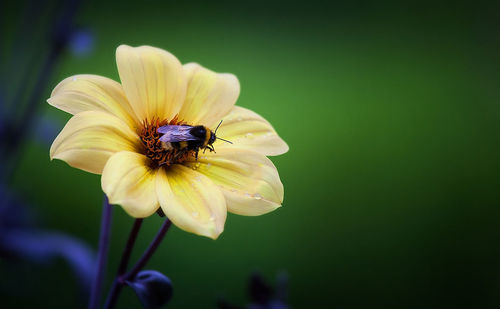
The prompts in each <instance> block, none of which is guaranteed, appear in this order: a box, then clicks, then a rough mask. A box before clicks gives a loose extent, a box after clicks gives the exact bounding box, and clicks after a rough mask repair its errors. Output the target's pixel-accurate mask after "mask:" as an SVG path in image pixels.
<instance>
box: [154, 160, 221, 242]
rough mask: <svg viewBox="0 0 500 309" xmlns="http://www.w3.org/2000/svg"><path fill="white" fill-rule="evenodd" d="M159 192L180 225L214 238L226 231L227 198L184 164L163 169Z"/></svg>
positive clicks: (158, 180) (170, 215)
mask: <svg viewBox="0 0 500 309" xmlns="http://www.w3.org/2000/svg"><path fill="white" fill-rule="evenodd" d="M156 193H157V194H158V200H159V201H160V205H161V208H162V210H163V212H164V213H165V215H166V216H167V217H168V218H169V219H170V220H172V222H173V223H174V224H175V225H177V226H178V227H179V228H181V229H183V230H185V231H187V232H191V233H195V234H198V235H202V236H207V237H210V238H213V239H216V238H217V237H218V236H219V234H220V233H222V231H223V230H224V223H225V221H226V215H227V210H226V201H225V200H224V195H222V193H221V191H220V190H219V188H217V186H216V185H215V184H214V183H213V182H212V181H211V180H210V179H209V178H208V177H206V176H204V175H202V174H200V173H197V172H195V171H193V170H192V169H190V168H187V167H185V166H182V165H174V166H171V167H169V168H160V169H159V170H158V173H157V176H156Z"/></svg>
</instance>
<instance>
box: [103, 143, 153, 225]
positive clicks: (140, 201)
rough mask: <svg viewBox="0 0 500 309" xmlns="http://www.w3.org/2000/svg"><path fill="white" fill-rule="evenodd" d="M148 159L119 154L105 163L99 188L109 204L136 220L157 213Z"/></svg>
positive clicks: (125, 152) (123, 153) (128, 153)
mask: <svg viewBox="0 0 500 309" xmlns="http://www.w3.org/2000/svg"><path fill="white" fill-rule="evenodd" d="M149 163H150V162H149V159H148V158H147V157H146V156H143V155H141V154H139V153H135V152H129V151H122V152H118V153H116V154H114V155H113V156H112V157H111V158H110V159H109V160H108V163H106V166H105V167H104V170H103V172H102V177H101V186H102V190H103V191H104V193H106V195H107V196H108V198H109V202H110V203H111V204H118V205H121V206H122V207H123V209H125V211H126V212H127V213H128V214H129V215H131V216H132V217H135V218H144V217H148V216H150V215H152V214H153V213H154V212H155V211H156V210H158V207H159V204H158V199H157V198H156V189H155V171H154V170H153V169H151V168H150V167H149Z"/></svg>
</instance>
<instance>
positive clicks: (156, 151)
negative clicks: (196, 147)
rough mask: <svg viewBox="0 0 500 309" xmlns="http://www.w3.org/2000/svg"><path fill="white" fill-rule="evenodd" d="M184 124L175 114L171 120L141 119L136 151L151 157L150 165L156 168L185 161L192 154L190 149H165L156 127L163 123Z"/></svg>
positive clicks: (163, 124)
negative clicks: (139, 142)
mask: <svg viewBox="0 0 500 309" xmlns="http://www.w3.org/2000/svg"><path fill="white" fill-rule="evenodd" d="M180 124H184V123H183V122H182V121H180V120H179V119H178V117H177V116H175V117H174V118H173V119H172V120H170V121H168V120H160V119H158V118H153V119H152V120H147V121H143V123H142V126H141V128H140V130H139V137H140V138H141V145H140V147H139V148H140V149H138V151H139V152H140V153H142V154H144V155H145V156H147V157H148V158H150V159H151V167H153V168H157V167H159V166H162V165H166V166H170V165H172V164H178V163H182V162H184V161H186V160H187V159H188V158H189V157H192V156H194V155H195V154H194V152H193V151H192V150H189V151H183V150H179V149H175V148H172V149H165V148H164V146H163V145H162V142H161V141H160V136H161V134H160V133H158V132H157V130H158V128H159V127H161V126H165V125H180Z"/></svg>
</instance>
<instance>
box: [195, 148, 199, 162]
mask: <svg viewBox="0 0 500 309" xmlns="http://www.w3.org/2000/svg"><path fill="white" fill-rule="evenodd" d="M198 151H200V150H199V149H196V152H195V153H194V157H195V159H196V161H198Z"/></svg>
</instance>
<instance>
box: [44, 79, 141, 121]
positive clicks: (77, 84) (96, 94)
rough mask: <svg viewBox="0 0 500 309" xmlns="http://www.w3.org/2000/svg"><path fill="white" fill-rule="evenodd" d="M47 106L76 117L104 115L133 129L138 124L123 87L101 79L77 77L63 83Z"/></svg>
mask: <svg viewBox="0 0 500 309" xmlns="http://www.w3.org/2000/svg"><path fill="white" fill-rule="evenodd" d="M47 102H49V104H50V105H52V106H54V107H57V108H59V109H61V110H63V111H65V112H68V113H70V114H73V115H75V114H78V113H80V112H84V111H103V112H108V113H110V114H112V115H114V116H116V117H118V118H120V119H122V120H123V121H125V122H127V124H129V126H130V127H131V128H133V127H135V126H136V125H137V123H138V122H137V119H136V116H135V114H134V112H133V110H132V107H131V106H130V104H129V102H128V101H127V98H126V97H125V93H124V92H123V89H122V85H120V84H119V83H117V82H115V81H114V80H112V79H109V78H106V77H102V76H98V75H75V76H71V77H68V78H66V79H64V80H63V81H62V82H60V83H59V84H58V85H57V86H56V87H55V88H54V90H53V91H52V95H51V97H50V98H49V99H48V100H47Z"/></svg>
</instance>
